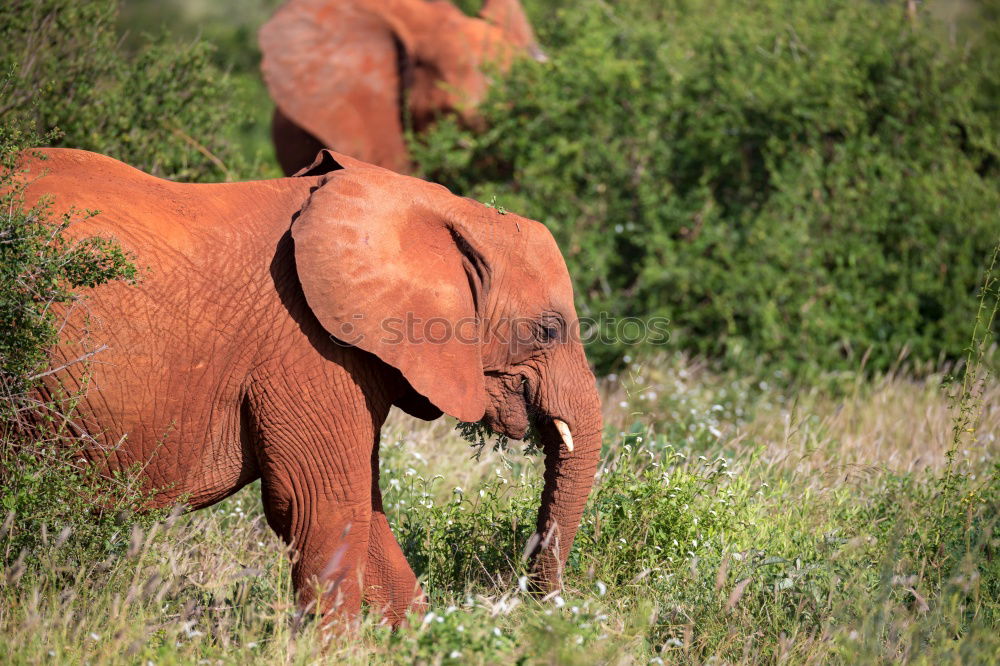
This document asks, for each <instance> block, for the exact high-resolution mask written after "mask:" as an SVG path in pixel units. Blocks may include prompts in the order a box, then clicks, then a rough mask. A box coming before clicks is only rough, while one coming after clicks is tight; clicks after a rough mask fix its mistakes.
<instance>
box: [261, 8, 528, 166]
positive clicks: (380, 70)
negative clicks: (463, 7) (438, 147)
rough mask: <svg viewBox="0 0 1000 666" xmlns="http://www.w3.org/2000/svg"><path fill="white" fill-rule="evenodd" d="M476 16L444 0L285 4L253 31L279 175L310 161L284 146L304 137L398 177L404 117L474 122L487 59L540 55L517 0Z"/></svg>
mask: <svg viewBox="0 0 1000 666" xmlns="http://www.w3.org/2000/svg"><path fill="white" fill-rule="evenodd" d="M481 15H482V18H479V19H477V18H470V17H467V16H465V15H464V14H463V13H462V12H461V11H460V10H458V9H457V8H456V7H454V6H453V5H451V4H450V3H448V2H445V1H443V0H438V1H435V2H427V1H425V0H340V1H339V2H333V1H331V0H288V1H287V2H286V3H285V4H284V5H282V6H281V7H280V8H279V9H278V11H277V12H276V13H275V15H274V16H273V17H272V18H271V19H270V21H268V22H267V23H266V24H265V25H264V26H263V27H262V28H261V30H260V45H261V52H262V54H263V59H262V62H261V69H262V71H263V74H264V80H265V82H266V83H267V87H268V90H269V91H270V93H271V97H272V98H273V99H274V101H275V103H276V105H277V110H276V115H275V125H274V138H275V147H276V149H277V152H278V157H279V160H280V161H281V162H282V167H283V168H284V169H285V172H286V173H289V174H290V173H293V172H294V171H296V170H297V169H299V168H301V167H303V166H305V165H306V164H308V162H309V160H310V159H311V158H312V156H313V155H315V149H307V150H299V151H296V150H294V149H293V147H289V146H286V145H285V144H286V143H289V142H293V143H294V142H296V141H298V142H301V141H303V137H304V138H305V139H310V138H311V145H315V146H319V147H323V146H325V147H330V148H334V149H336V150H337V151H338V152H342V153H347V154H349V155H352V156H354V157H357V158H358V159H361V160H364V161H366V162H371V163H373V164H377V165H379V166H383V167H386V168H389V169H393V170H395V171H400V172H405V171H406V170H408V168H409V157H408V153H407V150H406V145H405V141H404V137H403V131H404V130H403V128H404V117H406V118H408V119H409V122H410V123H411V124H412V126H413V127H414V128H415V129H417V130H418V131H419V130H420V129H422V128H424V127H426V126H427V125H428V124H429V123H430V122H432V121H433V119H434V118H436V117H437V116H438V115H439V114H442V113H458V114H459V115H460V117H461V118H462V119H463V121H465V122H466V123H470V124H475V123H476V122H477V117H476V115H475V108H476V106H477V105H478V104H479V102H481V101H482V99H483V98H484V96H485V95H486V92H487V88H488V80H487V76H486V74H485V73H484V72H483V67H484V66H485V65H486V64H487V63H491V62H492V63H495V64H497V65H499V66H500V67H506V66H508V65H509V63H510V61H511V59H512V58H513V57H514V56H515V55H516V54H517V53H523V52H526V53H529V54H531V55H533V56H534V57H536V58H539V59H542V58H544V54H542V52H541V50H540V49H539V48H538V45H537V43H536V42H535V39H534V35H533V33H532V31H531V26H530V24H529V23H528V20H527V18H526V16H525V14H524V10H523V9H522V8H521V5H520V3H519V1H518V0H487V2H486V4H485V6H484V7H483V10H482V13H481ZM298 162H301V163H298Z"/></svg>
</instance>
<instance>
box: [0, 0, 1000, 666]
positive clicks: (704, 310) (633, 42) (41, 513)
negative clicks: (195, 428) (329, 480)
mask: <svg viewBox="0 0 1000 666" xmlns="http://www.w3.org/2000/svg"><path fill="white" fill-rule="evenodd" d="M277 4H278V3H277V2H276V1H275V0H242V1H239V2H238V1H237V0H217V1H215V2H208V1H207V0H170V1H154V0H128V1H126V2H124V3H122V4H121V5H119V4H118V3H117V2H113V1H109V0H85V1H82V2H69V1H68V0H13V1H12V2H8V3H5V4H4V6H3V7H2V8H0V35H2V37H3V40H0V44H2V46H0V149H2V150H0V153H2V157H3V170H2V177H3V182H2V187H0V190H3V192H4V193H5V194H4V199H3V206H2V211H0V279H2V288H0V323H2V326H0V380H2V381H0V385H2V387H3V392H4V398H3V400H2V401H0V406H2V409H3V415H2V416H3V420H4V423H5V426H4V429H3V431H2V432H0V434H2V438H3V442H2V445H0V501H2V511H0V517H2V516H3V515H4V514H5V520H4V522H3V523H2V525H0V554H2V558H0V561H2V563H3V564H2V567H3V569H2V572H0V597H2V603H0V647H2V649H3V650H4V652H5V653H6V654H9V655H11V660H12V661H13V662H14V663H40V662H47V661H49V660H55V661H59V662H69V663H117V662H122V663H135V662H142V663H146V662H153V663H190V662H192V661H199V660H207V661H208V662H209V663H214V662H216V661H220V662H224V663H229V662H246V661H251V662H260V663H273V662H275V661H280V662H283V663H313V662H315V661H322V660H328V661H331V662H332V663H337V662H341V661H356V662H368V661H373V660H375V661H384V662H400V663H404V662H406V663H411V662H414V661H417V662H425V663H443V662H446V661H447V662H452V661H453V662H472V663H492V662H494V661H499V660H505V661H507V660H509V661H516V662H520V663H637V662H639V663H661V662H678V663H688V662H690V663H703V662H705V661H709V660H716V661H718V662H725V663H773V662H782V663H784V662H790V663H803V662H813V661H817V662H828V661H852V662H853V661H862V662H877V661H904V662H918V663H921V662H922V663H934V664H937V663H991V662H995V661H997V660H1000V642H998V640H997V636H998V635H1000V602H998V600H1000V564H998V557H997V552H998V547H1000V539H998V537H997V536H996V521H997V516H998V515H1000V511H998V509H1000V482H998V473H1000V463H998V458H997V453H998V446H1000V445H998V442H997V436H996V435H997V433H998V432H1000V427H998V426H1000V400H998V398H1000V385H998V384H997V382H996V380H995V379H994V377H993V373H994V371H995V367H996V360H997V355H996V341H997V335H998V332H1000V320H998V318H997V317H996V316H995V313H996V311H997V297H998V290H997V285H998V283H997V281H996V278H997V269H998V265H997V254H996V251H997V250H996V249H997V247H998V242H1000V213H998V211H1000V4H998V3H997V2H996V0H982V1H980V2H975V1H969V2H947V1H946V0H935V1H933V2H929V3H927V4H926V5H924V4H915V3H907V2H901V1H900V2H896V1H892V2H889V1H886V2H875V1H872V2H868V1H864V0H855V1H851V2H849V1H847V0H834V1H833V2H829V1H828V2H819V1H816V0H803V1H800V2H794V3H793V2H780V1H778V0H758V1H755V2H751V3H746V2H736V0H712V1H711V2H703V3H693V2H682V1H680V0H662V1H657V2H645V1H641V0H619V1H618V2H608V1H606V0H580V1H578V2H572V3H570V2H567V1H566V0H552V1H548V2H543V1H542V0H525V5H526V7H527V10H528V12H529V14H530V15H531V17H532V19H533V22H534V25H535V27H536V30H537V32H538V35H539V39H540V41H541V42H542V44H543V45H544V46H545V48H546V50H547V52H548V54H549V56H550V61H549V62H548V63H546V64H544V65H538V64H536V63H531V62H525V63H522V64H521V65H519V66H517V67H515V69H514V70H513V71H512V72H511V73H510V74H509V75H507V76H499V75H498V76H497V77H496V78H497V84H496V85H495V87H494V89H493V91H492V93H491V96H490V99H489V100H488V101H487V103H486V104H485V105H484V107H483V113H484V115H485V117H486V119H487V121H488V123H487V124H488V127H489V129H488V130H487V131H486V132H484V133H481V134H474V133H471V132H468V131H466V130H464V129H463V128H461V127H459V126H457V125H456V124H455V123H453V122H451V121H448V120H443V121H442V122H440V123H439V124H438V126H437V127H436V128H435V130H434V131H432V132H430V133H429V134H426V135H423V136H419V137H416V136H414V137H410V140H411V146H412V149H413V152H414V155H415V157H416V159H417V161H418V166H419V168H420V170H421V173H422V174H423V175H425V176H427V177H430V178H433V179H436V180H440V181H442V182H444V183H445V184H447V185H448V186H449V187H451V188H452V189H453V190H454V191H456V192H457V193H461V194H466V195H469V196H473V197H476V198H479V199H481V200H484V201H499V202H500V203H501V204H502V205H503V206H504V207H506V208H509V209H512V210H517V211H518V212H520V213H523V214H526V215H528V216H531V217H535V218H537V219H539V220H541V221H543V222H545V223H546V224H547V225H548V226H549V227H550V228H551V229H552V230H553V232H554V233H555V234H556V237H557V239H558V240H559V241H560V244H561V246H562V247H563V248H564V252H565V254H566V258H567V263H568V264H569V266H570V271H571V273H572V274H573V276H574V280H575V282H576V287H577V295H578V307H579V309H580V311H581V314H584V315H588V314H589V315H595V314H596V313H599V312H606V313H609V314H611V315H613V316H615V317H628V316H637V317H647V316H651V315H657V316H664V317H667V318H669V319H670V320H671V323H672V326H671V333H672V339H671V342H670V344H669V345H667V346H663V347H655V348H654V347H649V346H646V347H643V346H638V347H637V346H629V345H624V344H610V345H607V344H604V345H592V346H591V348H590V349H589V354H590V355H591V358H592V359H593V360H594V362H595V363H596V364H597V366H598V369H599V370H600V371H601V374H602V376H603V378H602V380H601V384H602V391H603V392H604V394H605V405H606V409H605V411H606V414H605V418H606V422H607V426H608V427H607V433H606V441H605V449H604V452H603V464H602V468H601V472H600V475H599V478H598V483H597V486H596V488H595V493H594V496H593V498H592V500H591V502H590V505H589V508H588V511H587V514H586V516H585V522H584V526H583V527H582V529H581V534H580V536H579V541H578V542H577V546H576V548H575V549H574V552H573V555H572V559H571V562H570V570H569V571H568V573H567V589H566V590H565V592H564V594H563V595H561V596H559V597H557V598H555V599H552V600H548V601H546V602H544V603H538V602H537V601H536V600H534V599H532V598H531V597H530V596H528V595H526V594H523V591H522V590H521V586H520V585H519V577H520V575H521V569H522V566H523V564H522V562H521V561H520V557H519V553H520V549H521V547H522V545H523V543H524V542H525V541H526V539H527V536H528V531H529V530H530V527H531V525H532V524H533V520H532V516H531V515H530V510H531V507H532V506H534V505H535V497H536V496H537V493H538V486H537V479H538V474H537V470H536V469H535V467H536V461H535V460H533V459H532V458H530V457H523V456H520V455H517V454H516V452H512V451H491V450H485V451H481V452H480V453H481V455H479V456H478V457H477V458H475V459H469V455H470V454H471V453H472V451H470V450H469V449H468V448H467V445H466V444H465V443H464V442H463V441H462V440H461V438H460V437H459V436H457V435H456V434H455V433H454V432H453V431H451V427H452V425H451V424H448V423H435V424H430V425H425V424H417V423H416V422H413V421H411V420H408V419H405V418H403V417H394V420H393V421H392V422H391V423H390V424H389V425H388V426H387V429H386V432H385V433H384V437H383V440H384V442H385V443H384V449H385V451H386V454H385V456H384V460H383V464H384V468H385V469H384V470H383V486H384V488H383V491H384V493H385V495H386V498H387V502H388V503H389V504H391V506H392V510H393V512H394V515H393V520H394V528H395V530H396V531H397V534H398V536H399V539H400V542H401V543H402V544H403V546H404V549H405V550H406V552H407V556H408V558H409V559H410V561H411V562H412V563H413V564H414V567H415V568H416V570H417V571H418V573H419V574H420V575H421V576H422V578H423V579H424V581H425V583H426V587H427V589H428V590H429V593H430V595H431V599H432V612H431V613H430V614H428V615H427V616H425V617H415V618H413V621H412V622H411V627H410V628H409V629H407V630H404V631H400V632H397V633H390V632H388V631H386V630H385V629H384V628H380V627H378V626H376V624H375V622H374V621H369V622H367V623H366V625H365V627H364V629H363V631H362V633H361V635H360V636H358V637H356V638H355V639H352V640H350V641H342V642H335V643H334V644H333V645H331V646H327V648H325V651H324V650H323V649H321V648H320V646H319V642H318V641H317V640H316V638H317V637H316V636H314V635H313V633H312V632H313V628H311V627H309V626H301V625H299V624H298V623H297V622H296V621H295V619H294V616H293V609H292V598H291V593H290V590H289V588H288V575H287V574H288V572H287V564H286V561H285V558H284V553H283V549H282V548H281V546H280V545H279V544H278V543H277V542H276V540H275V539H274V537H273V535H271V534H270V533H269V532H268V530H267V529H266V525H265V524H264V522H263V519H262V515H261V510H260V505H259V499H258V497H257V495H256V494H255V493H256V488H254V487H251V488H248V489H247V490H245V491H242V492H241V493H239V494H238V495H237V496H235V497H234V498H231V499H229V500H227V501H226V502H224V503H222V504H220V505H219V506H218V507H217V508H216V509H213V510H209V511H203V512H200V513H198V514H193V515H190V516H180V515H179V513H177V512H175V513H172V514H171V515H169V516H165V515H149V514H144V513H142V512H138V511H137V509H139V508H141V506H142V503H143V500H144V498H145V495H144V493H145V492H147V491H148V489H143V488H141V486H139V485H138V484H136V479H137V472H138V470H128V471H126V472H125V473H123V474H121V475H118V476H116V477H115V478H112V479H105V478H101V477H100V476H98V475H96V474H95V473H93V472H92V471H91V470H89V469H87V468H86V467H81V466H79V465H78V464H77V462H76V461H77V458H78V452H79V451H80V449H81V448H82V447H85V446H86V441H83V440H79V439H75V438H73V436H72V435H70V433H69V432H68V431H67V429H66V425H65V424H66V422H67V419H66V418H65V417H67V416H71V415H72V407H73V399H72V398H73V396H65V397H64V398H62V399H60V400H58V401H56V402H49V403H47V404H44V405H38V404H35V403H33V402H32V397H31V396H32V394H31V393H30V392H29V391H28V389H29V388H30V386H31V385H32V383H33V382H34V381H36V380H37V375H38V374H40V373H41V372H44V369H45V350H46V348H47V347H48V346H49V345H50V344H51V343H52V341H53V340H54V339H55V335H56V332H57V329H58V325H59V320H58V318H57V316H56V315H55V314H54V313H55V312H56V311H57V309H53V308H52V307H51V306H52V305H53V304H56V303H58V304H62V305H63V306H67V305H68V306H71V307H72V306H73V305H74V304H75V303H77V302H78V301H79V298H80V293H81V292H80V289H81V288H87V287H94V286H97V285H99V284H101V283H103V282H107V281H109V280H119V279H122V280H131V279H134V277H135V272H134V268H133V267H132V266H131V263H130V258H129V257H127V256H125V255H124V254H122V253H121V252H120V251H119V250H117V249H116V247H115V246H114V244H113V240H112V239H91V240H89V241H83V242H80V243H70V242H68V241H66V240H65V239H64V237H63V236H62V235H61V232H62V230H64V229H65V228H66V227H67V226H68V225H71V224H73V222H74V219H75V218H74V217H72V216H70V217H69V218H66V219H58V220H57V219H52V218H51V216H50V215H48V214H47V212H46V210H45V208H44V207H38V208H35V209H31V210H25V209H24V208H23V206H21V205H19V194H20V190H19V186H18V184H17V182H18V181H17V168H16V155H17V150H18V149H20V148H22V147H24V146H30V145H42V144H47V145H65V146H73V147H79V148H86V149H90V150H96V151H99V152H103V153H106V154H110V155H112V156H114V157H117V158H119V159H122V160H124V161H126V162H128V163H130V164H133V165H135V166H137V167H139V168H142V169H144V170H147V171H150V172H152V173H155V174H157V175H160V176H163V177H168V178H176V179H182V180H200V181H214V180H235V179H246V178H258V177H277V176H279V175H280V172H279V170H278V168H277V165H276V162H275V161H274V158H273V150H272V148H271V146H270V139H269V122H270V114H271V109H272V105H271V103H270V101H269V100H268V98H267V94H266V91H265V90H264V88H263V85H262V83H261V81H260V77H259V74H258V71H257V66H258V61H259V52H258V50H257V45H256V30H257V28H258V26H259V25H260V24H261V23H262V22H263V21H264V20H266V18H267V17H268V16H269V15H270V12H271V11H273V9H274V7H275V6H276V5H277ZM459 4H460V5H461V6H462V7H463V8H464V9H465V10H466V11H469V12H470V13H474V11H475V10H476V9H477V7H476V6H475V4H476V3H475V2H472V0H468V1H466V0H463V1H462V2H461V3H459ZM166 31H169V32H166ZM84 214H86V213H84V212H81V215H84ZM39 407H42V408H44V409H45V410H47V412H46V413H48V414H49V417H47V418H45V419H42V426H43V427H42V428H41V430H39V429H38V428H37V427H35V428H28V427H27V420H28V419H27V417H26V415H27V414H37V413H38V409H39ZM33 425H34V426H37V425H38V424H37V423H33ZM95 494H96V495H97V496H98V497H100V498H102V499H101V502H100V506H101V507H102V509H101V510H100V511H99V512H91V511H87V510H85V507H87V506H91V505H92V504H93V501H92V498H93V497H94V495H95ZM456 544H460V545H459V546H456Z"/></svg>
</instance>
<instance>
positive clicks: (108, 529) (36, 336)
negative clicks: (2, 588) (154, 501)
mask: <svg viewBox="0 0 1000 666" xmlns="http://www.w3.org/2000/svg"><path fill="white" fill-rule="evenodd" d="M32 143H35V141H33V140H32V138H31V137H30V135H24V134H21V133H19V132H18V131H17V129H16V128H15V129H11V128H7V127H0V515H3V516H4V522H3V527H2V529H0V533H2V537H3V550H2V552H0V561H2V562H3V566H4V568H5V569H6V570H8V579H9V581H13V582H16V581H17V580H19V579H20V578H21V577H23V576H25V575H27V578H28V579H32V578H33V577H34V576H35V575H37V574H39V573H40V572H41V571H43V570H44V569H45V568H46V566H47V563H48V562H49V561H50V559H51V557H52V556H53V555H52V553H53V551H54V550H60V551H61V553H60V555H59V557H60V558H63V559H61V561H66V560H65V558H69V561H81V560H89V561H102V560H104V559H105V557H106V556H107V555H108V554H110V553H113V552H116V551H122V550H124V549H125V548H126V547H127V546H128V536H129V529H130V528H131V527H132V526H133V525H134V524H137V523H142V522H150V521H152V520H154V519H155V517H156V514H155V513H150V514H147V515H145V516H143V517H141V518H140V517H136V516H135V515H134V512H135V511H136V510H137V509H140V508H143V507H144V506H145V504H146V501H147V500H148V497H149V495H148V493H147V492H146V491H145V490H144V489H143V488H142V487H141V485H140V484H139V483H138V482H137V477H138V475H139V470H138V468H135V469H129V470H122V471H119V472H118V473H115V474H113V475H107V476H106V475H102V473H101V470H102V469H103V468H104V467H105V465H104V462H105V456H108V455H111V454H113V451H103V452H101V451H99V450H97V449H96V448H95V446H94V444H96V443H94V442H92V441H91V440H89V439H88V438H86V437H85V436H81V435H80V434H79V433H75V432H73V431H72V429H71V428H70V426H69V425H68V424H69V421H70V419H71V418H72V415H73V409H74V407H75V403H76V398H77V396H61V395H59V394H58V391H54V390H53V391H49V392H48V393H47V397H43V396H42V395H41V394H39V393H35V392H32V389H34V388H36V385H37V384H38V380H39V378H40V377H41V376H42V375H44V374H45V373H43V372H42V370H43V369H44V368H45V366H46V365H47V363H48V360H49V359H48V351H49V348H50V347H51V346H52V345H53V344H55V343H56V341H57V339H58V335H59V329H60V328H61V326H62V324H63V316H64V315H65V312H66V311H67V309H68V308H70V307H72V305H73V304H74V303H76V302H77V301H78V300H79V295H78V291H79V289H81V288H85V287H88V288H89V287H96V286H98V285H101V284H105V283H108V282H112V281H117V280H126V281H131V280H133V279H134V278H135V276H136V269H135V266H134V265H132V263H131V262H130V257H128V256H127V255H126V254H125V253H124V252H123V250H122V249H121V248H120V247H119V246H118V245H116V244H115V243H114V242H113V241H111V240H110V239H107V238H100V237H91V238H71V237H70V236H68V235H67V234H66V231H67V229H68V228H69V227H70V226H71V225H73V224H74V223H76V222H79V221H80V220H82V219H84V218H85V217H86V216H88V215H90V214H91V213H78V214H66V215H64V216H62V217H61V218H58V219H54V217H53V215H52V214H51V213H50V211H49V207H48V202H44V201H43V202H39V203H38V204H36V205H34V206H33V207H31V208H27V209H26V208H25V207H24V187H25V182H24V178H23V172H22V171H21V159H23V157H24V155H25V154H24V153H22V152H20V149H21V148H22V147H23V146H24V145H25V144H29V145H30V144H32ZM88 461H89V462H88Z"/></svg>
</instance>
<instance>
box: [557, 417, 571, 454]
mask: <svg viewBox="0 0 1000 666" xmlns="http://www.w3.org/2000/svg"><path fill="white" fill-rule="evenodd" d="M552 422H553V423H555V424H556V430H558V431H559V436H560V437H562V441H563V444H565V445H566V450H567V451H569V452H570V453H572V452H573V433H571V432H570V431H569V426H568V425H566V422H565V421H563V420H561V419H552Z"/></svg>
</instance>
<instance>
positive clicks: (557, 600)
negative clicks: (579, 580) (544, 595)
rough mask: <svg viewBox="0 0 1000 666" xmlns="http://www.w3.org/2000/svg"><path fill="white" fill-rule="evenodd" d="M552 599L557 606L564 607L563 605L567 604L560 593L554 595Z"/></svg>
mask: <svg viewBox="0 0 1000 666" xmlns="http://www.w3.org/2000/svg"><path fill="white" fill-rule="evenodd" d="M552 601H553V602H554V603H555V605H556V608H562V607H563V606H565V605H566V601H565V600H564V599H563V598H562V596H561V595H558V594H557V595H556V596H554V597H552Z"/></svg>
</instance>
